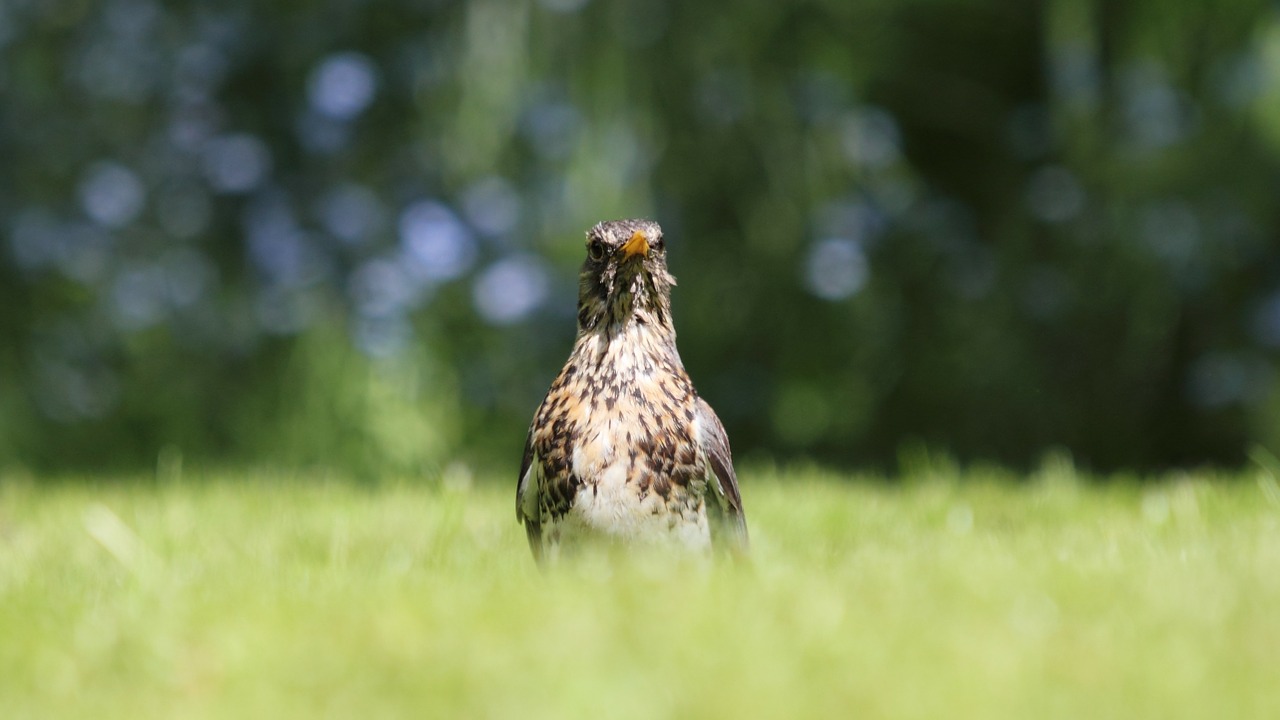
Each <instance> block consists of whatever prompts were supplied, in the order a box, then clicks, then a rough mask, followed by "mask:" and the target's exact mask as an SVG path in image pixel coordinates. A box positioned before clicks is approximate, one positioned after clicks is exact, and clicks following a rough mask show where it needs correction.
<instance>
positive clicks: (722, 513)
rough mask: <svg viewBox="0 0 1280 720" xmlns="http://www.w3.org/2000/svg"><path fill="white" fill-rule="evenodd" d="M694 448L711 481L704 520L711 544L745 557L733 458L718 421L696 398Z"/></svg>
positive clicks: (743, 524)
mask: <svg viewBox="0 0 1280 720" xmlns="http://www.w3.org/2000/svg"><path fill="white" fill-rule="evenodd" d="M697 419H698V444H699V445H701V446H702V451H703V453H704V454H705V455H706V457H707V464H708V465H709V466H710V467H709V470H710V474H711V477H709V478H708V485H709V486H710V489H711V492H709V493H707V500H708V502H707V519H708V520H710V521H711V541H712V543H714V544H715V545H718V546H720V547H723V548H726V549H728V550H729V551H730V552H731V553H732V554H735V555H745V554H746V553H747V547H748V541H747V518H746V515H744V514H743V512H742V495H741V494H740V493H739V492H738V476H737V474H735V473H734V471H733V454H732V453H730V452H729V436H728V435H727V434H726V433H725V431H724V425H722V424H721V423H720V418H718V417H716V413H715V411H714V410H712V409H711V406H710V405H708V404H707V401H706V400H703V399H702V398H698V403H697Z"/></svg>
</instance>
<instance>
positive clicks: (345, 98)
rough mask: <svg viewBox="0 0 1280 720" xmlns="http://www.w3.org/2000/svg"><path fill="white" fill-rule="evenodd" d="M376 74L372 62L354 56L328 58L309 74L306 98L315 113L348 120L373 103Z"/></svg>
mask: <svg viewBox="0 0 1280 720" xmlns="http://www.w3.org/2000/svg"><path fill="white" fill-rule="evenodd" d="M377 88H378V73H377V68H375V67H374V64H373V61H372V60H370V59H369V58H368V57H366V56H364V55H362V54H360V53H357V52H343V53H338V54H336V55H330V56H329V57H327V58H325V59H324V60H323V61H321V63H320V64H319V65H318V66H316V68H315V69H314V70H312V71H311V77H310V79H309V80H308V82H307V98H308V100H310V102H311V107H313V108H315V110H316V111H317V112H319V113H320V114H322V115H325V116H327V117H331V118H334V119H336V120H350V119H352V118H355V117H356V116H358V115H359V114H360V113H362V112H364V110H365V108H367V107H369V104H370V103H372V102H373V98H374V95H375V94H376V92H377Z"/></svg>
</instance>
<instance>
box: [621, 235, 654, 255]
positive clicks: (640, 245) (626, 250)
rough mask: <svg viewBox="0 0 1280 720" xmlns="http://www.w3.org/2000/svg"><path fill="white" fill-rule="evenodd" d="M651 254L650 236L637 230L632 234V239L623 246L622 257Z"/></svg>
mask: <svg viewBox="0 0 1280 720" xmlns="http://www.w3.org/2000/svg"><path fill="white" fill-rule="evenodd" d="M648 254H649V238H647V237H645V236H644V233H643V232H641V231H639V230H637V231H635V233H634V234H632V236H631V239H630V240H628V241H627V242H626V243H625V244H624V245H623V246H622V257H623V258H629V257H631V256H632V255H648Z"/></svg>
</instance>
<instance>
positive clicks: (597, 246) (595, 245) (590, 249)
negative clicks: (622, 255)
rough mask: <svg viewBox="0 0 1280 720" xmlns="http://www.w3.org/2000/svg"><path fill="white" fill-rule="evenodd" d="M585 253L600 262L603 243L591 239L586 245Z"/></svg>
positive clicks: (602, 255) (602, 256)
mask: <svg viewBox="0 0 1280 720" xmlns="http://www.w3.org/2000/svg"><path fill="white" fill-rule="evenodd" d="M587 255H588V256H589V257H590V258H591V259H592V260H594V261H596V262H600V261H601V260H603V259H604V243H602V242H600V241H599V240H592V241H591V244H590V245H588V246H587Z"/></svg>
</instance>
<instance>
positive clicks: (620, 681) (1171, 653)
mask: <svg viewBox="0 0 1280 720" xmlns="http://www.w3.org/2000/svg"><path fill="white" fill-rule="evenodd" d="M744 476H745V480H744V496H745V501H746V503H747V510H748V515H749V519H750V523H751V531H752V533H753V542H754V563H753V565H752V567H750V568H738V567H731V566H728V567H726V566H715V567H712V568H709V569H708V568H690V567H680V568H668V569H662V568H658V567H655V566H653V565H651V564H645V563H640V562H637V563H625V564H622V565H617V566H614V565H607V564H605V563H603V562H599V561H591V560H588V561H584V562H582V563H581V564H578V565H574V566H571V567H567V568H562V569H560V570H559V571H557V572H553V573H550V574H547V575H545V576H544V575H541V574H539V573H538V572H537V571H536V570H535V569H534V567H533V565H532V562H531V560H530V558H529V555H528V551H527V549H526V547H525V541H524V538H523V533H522V531H521V530H520V528H519V527H518V526H517V525H516V523H515V516H514V510H513V500H512V492H511V488H510V487H508V486H507V485H508V484H507V483H502V484H501V485H500V486H499V485H498V484H496V483H495V484H488V483H476V484H475V485H474V486H470V487H468V486H466V485H465V484H459V483H453V484H452V485H453V486H452V489H449V488H446V487H441V486H439V485H428V484H424V483H407V482H406V483H394V482H388V483H385V484H383V485H380V486H378V487H368V486H361V485H358V484H351V483H343V482H337V481H333V480H323V479H316V478H312V477H308V476H306V475H304V474H271V473H257V474H253V473H249V474H244V475H242V476H232V475H214V476H210V477H201V478H191V477H188V478H186V479H184V480H180V481H176V482H169V483H157V482H155V481H152V480H149V479H148V480H146V481H139V482H119V481H117V482H111V483H102V482H93V481H90V480H81V481H65V480H64V481H60V482H57V483H53V484H40V483H35V482H33V481H31V480H30V479H26V480H23V479H21V478H15V477H12V476H8V477H0V717H4V718H7V719H10V720H13V719H17V718H42V719H43V718H61V717H94V718H206V717H208V718H213V717H217V718H232V717H234V718H257V717H262V718H266V717H270V718H291V717H306V718H318V717H333V718H353V717H357V718H361V719H362V720H363V719H367V718H381V717H449V718H485V717H497V718H505V717H518V718H539V717H545V718H563V717H602V718H607V717H619V718H631V717H634V718H644V717H688V718H717V717H725V718H743V717H787V718H791V717H863V718H880V717H894V718H940V717H945V718H949V719H953V718H1046V717H1054V718H1081V717H1089V718H1125V719H1126V720H1128V719H1131V718H1143V717H1150V718H1162V719H1163V718H1210V717H1213V718H1218V717H1222V718H1248V717H1258V718H1262V717H1280V682H1277V677H1278V676H1277V667H1280V665H1278V664H1277V662H1278V660H1280V650H1278V648H1280V489H1278V488H1277V484H1276V481H1275V478H1274V477H1272V476H1271V475H1269V474H1268V473H1267V471H1266V470H1264V469H1259V470H1255V471H1249V472H1246V473H1243V474H1240V475H1237V476H1215V475H1208V474H1203V475H1187V476H1179V477H1171V478H1165V479H1163V480H1162V481H1161V482H1158V483H1148V484H1139V483H1136V482H1121V483H1115V484H1107V485H1093V484H1090V483H1087V482H1084V481H1082V480H1081V479H1080V478H1078V477H1077V476H1076V475H1075V473H1074V471H1072V470H1071V468H1070V467H1069V465H1064V464H1062V463H1057V464H1053V463H1050V464H1049V465H1047V466H1046V468H1045V469H1044V470H1043V471H1041V472H1040V473H1038V474H1037V475H1036V476H1035V477H1033V478H1031V479H1029V480H1028V481H1027V482H1018V483H1014V482H1011V478H1010V477H1009V476H1007V475H1005V474H1003V473H1000V472H995V471H983V470H973V471H968V472H964V473H960V472H956V471H954V470H948V469H947V468H945V467H944V468H943V469H942V470H941V471H939V470H938V469H937V468H933V469H928V468H926V469H924V470H921V471H919V472H916V473H914V474H913V475H912V476H911V477H909V478H908V479H907V480H906V481H905V482H904V483H902V484H900V485H888V484H883V483H877V482H874V481H869V480H867V479H862V480H861V481H858V480H856V479H855V481H852V482H851V481H850V479H849V478H840V477H836V476H834V475H831V474H827V473H823V472H819V471H794V472H778V471H773V470H767V469H758V470H756V471H748V472H746V473H744Z"/></svg>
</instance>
